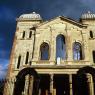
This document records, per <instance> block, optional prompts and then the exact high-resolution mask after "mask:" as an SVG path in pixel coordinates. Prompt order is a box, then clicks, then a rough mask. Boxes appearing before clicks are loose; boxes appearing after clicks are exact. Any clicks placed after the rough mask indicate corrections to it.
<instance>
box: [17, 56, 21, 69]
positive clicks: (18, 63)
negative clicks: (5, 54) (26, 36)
mask: <svg viewBox="0 0 95 95" xmlns="http://www.w3.org/2000/svg"><path fill="white" fill-rule="evenodd" d="M20 62H21V55H19V57H18V62H17V69H19V67H20Z"/></svg>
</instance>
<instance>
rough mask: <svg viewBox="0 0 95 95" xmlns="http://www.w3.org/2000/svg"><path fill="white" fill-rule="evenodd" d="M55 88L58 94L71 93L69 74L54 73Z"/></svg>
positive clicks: (66, 94)
mask: <svg viewBox="0 0 95 95" xmlns="http://www.w3.org/2000/svg"><path fill="white" fill-rule="evenodd" d="M54 89H56V95H69V76H68V75H54Z"/></svg>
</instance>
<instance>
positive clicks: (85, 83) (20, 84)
mask: <svg viewBox="0 0 95 95" xmlns="http://www.w3.org/2000/svg"><path fill="white" fill-rule="evenodd" d="M94 43H95V14H93V13H91V12H87V13H85V14H83V15H82V16H81V19H80V22H77V21H74V20H72V19H70V18H67V17H64V16H59V17H56V18H54V19H52V20H50V21H43V20H42V18H41V16H40V15H39V14H37V13H35V12H33V13H30V14H23V15H21V16H20V17H19V18H17V27H16V32H15V37H14V42H13V47H12V52H11V56H10V64H9V69H8V73H7V76H6V83H5V88H4V95H95V44H94Z"/></svg>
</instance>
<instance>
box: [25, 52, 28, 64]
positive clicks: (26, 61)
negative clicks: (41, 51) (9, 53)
mask: <svg viewBox="0 0 95 95" xmlns="http://www.w3.org/2000/svg"><path fill="white" fill-rule="evenodd" d="M28 58H29V52H27V53H26V60H25V64H27V63H28Z"/></svg>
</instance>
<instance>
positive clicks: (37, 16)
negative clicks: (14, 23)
mask: <svg viewBox="0 0 95 95" xmlns="http://www.w3.org/2000/svg"><path fill="white" fill-rule="evenodd" d="M19 19H25V20H42V18H41V16H40V14H37V13H35V12H33V13H30V14H23V15H21V16H20V17H19Z"/></svg>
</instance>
